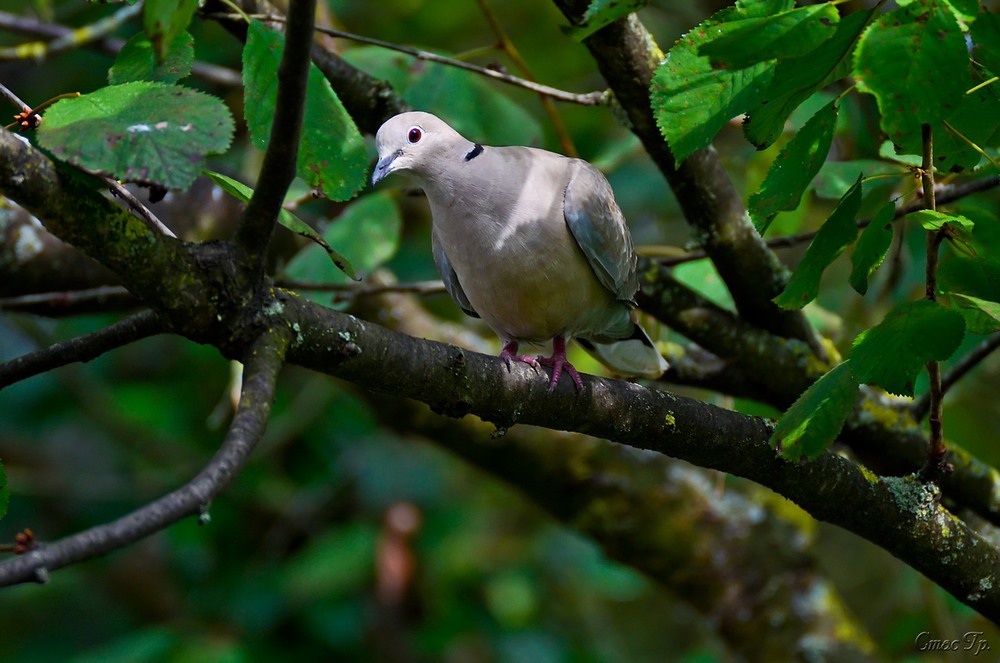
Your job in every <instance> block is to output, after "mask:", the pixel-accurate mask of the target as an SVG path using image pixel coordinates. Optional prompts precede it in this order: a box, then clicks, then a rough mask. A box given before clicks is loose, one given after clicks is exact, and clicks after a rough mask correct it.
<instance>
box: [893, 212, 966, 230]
mask: <svg viewBox="0 0 1000 663" xmlns="http://www.w3.org/2000/svg"><path fill="white" fill-rule="evenodd" d="M906 218H907V219H912V220H914V221H916V222H917V223H919V224H920V225H921V226H923V228H924V230H941V228H943V227H944V226H945V224H947V225H950V226H954V227H956V228H962V229H963V230H972V228H973V223H972V221H970V220H969V219H967V218H965V217H964V216H962V215H961V214H945V213H944V212H938V211H935V210H929V209H922V210H918V211H916V212H910V213H909V214H907V215H906Z"/></svg>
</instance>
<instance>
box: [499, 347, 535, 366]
mask: <svg viewBox="0 0 1000 663" xmlns="http://www.w3.org/2000/svg"><path fill="white" fill-rule="evenodd" d="M500 358H501V359H503V363H505V364H507V372H508V373H509V372H510V364H511V362H513V361H523V362H524V363H525V364H527V365H528V366H531V367H532V368H533V369H535V370H536V371H537V370H538V361H537V360H536V359H535V358H534V357H529V356H528V355H519V354H517V342H516V341H511V342H509V343H508V344H507V345H505V346H503V350H501V351H500Z"/></svg>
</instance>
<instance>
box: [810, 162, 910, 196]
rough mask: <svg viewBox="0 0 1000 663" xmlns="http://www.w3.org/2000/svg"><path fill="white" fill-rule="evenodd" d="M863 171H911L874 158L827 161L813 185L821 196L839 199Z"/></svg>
mask: <svg viewBox="0 0 1000 663" xmlns="http://www.w3.org/2000/svg"><path fill="white" fill-rule="evenodd" d="M862 173H864V174H865V175H866V176H867V177H871V176H873V175H887V174H889V173H898V174H899V175H901V176H903V175H908V174H909V171H908V170H905V169H903V168H900V167H899V166H898V165H896V164H894V163H886V162H885V161H876V160H874V159H861V160H858V161H827V162H825V163H824V164H823V166H822V167H821V168H820V169H819V173H818V174H817V175H816V177H815V179H813V181H812V186H813V188H814V189H815V191H816V195H817V196H819V197H820V198H828V199H833V200H839V199H840V197H841V196H843V195H844V194H845V193H847V190H848V189H850V188H851V186H852V185H853V184H854V182H855V180H857V179H858V177H859V176H860V175H861V174H862Z"/></svg>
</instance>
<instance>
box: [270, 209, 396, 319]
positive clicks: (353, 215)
mask: <svg viewBox="0 0 1000 663" xmlns="http://www.w3.org/2000/svg"><path fill="white" fill-rule="evenodd" d="M401 229H402V221H401V220H400V218H399V211H398V210H397V209H396V205H395V204H394V203H393V201H392V197H391V195H390V194H389V193H388V192H380V193H376V194H370V195H367V196H364V197H362V198H359V199H358V200H356V201H354V202H352V203H351V204H350V205H348V206H347V208H346V209H345V210H344V212H343V214H341V215H340V216H339V217H338V218H336V219H334V220H333V221H332V222H331V223H330V225H329V227H327V229H326V230H325V231H324V232H323V239H325V240H326V242H327V243H328V244H329V245H331V246H336V247H340V249H341V250H342V251H344V252H345V253H347V254H349V255H351V256H354V266H355V268H356V269H357V270H358V271H359V272H361V273H363V274H367V273H370V272H371V271H372V270H374V269H375V268H376V267H379V266H381V265H383V264H384V263H385V262H386V261H387V260H389V259H390V258H391V257H392V256H394V255H395V254H396V250H397V249H398V248H399V239H400V232H401ZM285 275H286V276H287V277H288V278H291V279H294V280H296V281H307V282H318V283H344V282H345V277H344V276H343V275H341V274H340V273H339V272H333V271H330V269H329V266H328V263H327V258H326V255H325V254H324V253H323V251H322V249H320V248H319V247H318V246H308V247H306V248H305V249H303V250H302V251H300V252H299V253H298V254H297V255H296V256H295V257H294V258H292V260H291V262H289V263H288V266H287V267H286V268H285ZM303 296H304V297H307V298H309V299H312V300H313V301H317V302H321V303H328V302H329V300H330V296H329V294H328V293H327V294H323V293H313V292H306V293H303Z"/></svg>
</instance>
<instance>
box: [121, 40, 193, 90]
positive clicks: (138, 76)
mask: <svg viewBox="0 0 1000 663" xmlns="http://www.w3.org/2000/svg"><path fill="white" fill-rule="evenodd" d="M192 62H194V37H192V36H191V35H190V34H188V33H187V32H182V33H181V34H179V35H177V37H176V38H174V41H173V43H172V44H171V45H170V49H169V51H168V52H167V54H166V57H165V58H164V59H163V61H162V62H157V60H156V57H155V55H154V54H153V44H152V43H151V42H150V41H149V38H148V37H146V35H144V34H142V33H141V32H140V33H138V34H136V35H134V36H133V37H132V38H131V39H129V40H128V41H127V42H125V45H124V46H123V47H122V50H121V51H119V52H118V57H116V58H115V63H114V64H113V65H111V69H110V70H109V71H108V82H109V83H110V84H111V85H120V84H122V83H129V82H131V81H158V82H160V83H176V82H177V81H179V80H180V79H182V78H184V77H186V76H188V75H189V74H190V73H191V63H192Z"/></svg>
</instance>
